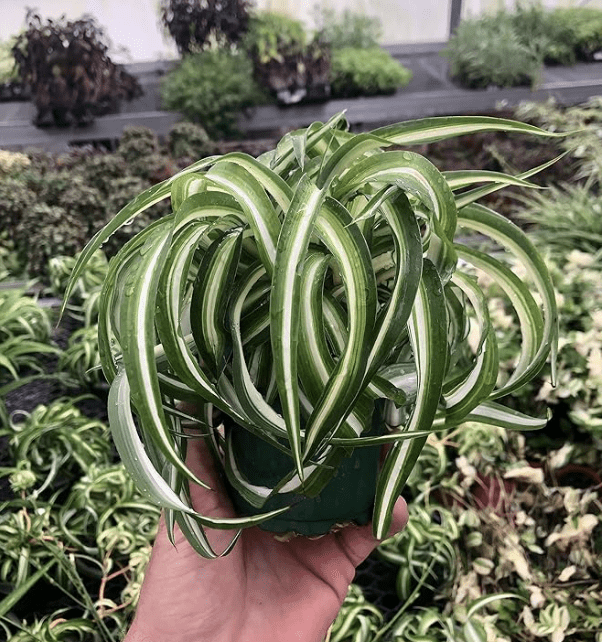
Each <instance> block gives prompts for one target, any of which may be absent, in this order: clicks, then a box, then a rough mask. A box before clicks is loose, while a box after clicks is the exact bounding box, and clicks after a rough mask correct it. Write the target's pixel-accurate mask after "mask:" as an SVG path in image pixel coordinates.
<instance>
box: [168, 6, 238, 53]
mask: <svg viewBox="0 0 602 642" xmlns="http://www.w3.org/2000/svg"><path fill="white" fill-rule="evenodd" d="M160 17H161V22H162V24H163V26H164V28H165V29H166V30H167V31H168V32H169V35H170V36H171V37H172V38H173V39H174V40H175V43H176V46H177V47H178V51H179V52H180V54H189V53H195V52H198V51H201V50H202V49H204V48H205V47H206V46H207V45H208V44H211V43H217V44H220V45H226V44H232V43H236V42H238V41H239V40H240V39H241V37H242V36H243V35H244V33H245V32H246V30H247V25H248V22H249V3H248V2H247V0H226V1H223V0H219V1H218V0H203V1H202V2H201V1H200V0H161V8H160Z"/></svg>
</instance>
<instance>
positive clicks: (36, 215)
mask: <svg viewBox="0 0 602 642" xmlns="http://www.w3.org/2000/svg"><path fill="white" fill-rule="evenodd" d="M57 196H58V195H57ZM88 229H89V228H88V225H87V224H86V223H85V222H84V221H82V220H81V219H80V218H78V216H77V214H76V213H75V212H69V211H67V210H66V209H65V208H63V207H60V206H58V205H48V204H46V203H36V204H35V205H33V206H32V207H30V208H29V209H27V210H26V211H25V212H24V214H23V216H22V218H21V221H20V223H19V224H18V225H17V226H15V228H14V239H15V249H16V250H17V252H18V254H19V256H20V259H21V262H22V264H23V265H24V266H25V269H26V270H27V272H28V273H29V274H40V275H42V274H45V272H46V266H47V265H48V261H49V260H50V259H51V257H53V256H55V255H57V254H67V255H73V254H76V253H77V252H78V251H79V250H80V249H81V248H82V247H83V244H84V241H85V239H86V238H87V236H88Z"/></svg>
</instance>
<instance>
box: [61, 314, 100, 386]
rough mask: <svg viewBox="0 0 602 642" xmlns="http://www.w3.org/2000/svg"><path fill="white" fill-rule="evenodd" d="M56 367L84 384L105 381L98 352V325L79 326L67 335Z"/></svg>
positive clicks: (89, 384) (88, 384)
mask: <svg viewBox="0 0 602 642" xmlns="http://www.w3.org/2000/svg"><path fill="white" fill-rule="evenodd" d="M58 368H59V370H61V371H62V372H67V373H69V374H70V375H72V376H73V377H74V378H75V379H76V381H79V382H80V383H81V384H83V385H84V386H98V385H99V384H102V383H104V382H105V378H104V375H103V373H102V369H101V364H100V356H99V354H98V326H96V325H90V326H87V327H84V328H80V329H79V330H76V331H75V332H74V333H73V334H72V335H71V336H70V337H69V343H68V345H67V348H66V349H65V350H64V351H63V352H62V354H61V355H60V357H59V363H58Z"/></svg>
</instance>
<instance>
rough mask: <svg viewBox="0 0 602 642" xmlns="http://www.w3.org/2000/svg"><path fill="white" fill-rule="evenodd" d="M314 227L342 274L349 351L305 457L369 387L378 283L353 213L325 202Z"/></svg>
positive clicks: (318, 411) (313, 421) (316, 417)
mask: <svg viewBox="0 0 602 642" xmlns="http://www.w3.org/2000/svg"><path fill="white" fill-rule="evenodd" d="M315 227H316V231H317V233H318V236H319V237H320V239H321V240H322V242H323V243H324V244H325V245H326V247H327V248H328V250H329V251H330V252H331V253H332V255H333V257H334V259H335V261H336V263H337V266H338V268H339V269H340V271H341V274H342V275H343V279H344V282H345V294H346V301H347V315H348V337H347V344H346V346H345V350H344V352H343V353H342V354H341V357H340V359H339V361H338V363H337V365H336V368H335V370H334V371H333V372H332V374H331V376H330V379H329V380H328V384H327V386H326V388H325V389H324V392H323V394H322V397H321V398H320V400H319V401H318V403H317V404H316V406H315V408H314V411H313V413H312V415H311V417H310V418H309V420H308V424H307V428H306V442H305V449H304V457H305V458H309V457H311V456H312V455H313V454H314V453H315V452H316V450H317V449H318V448H319V447H320V442H321V441H322V439H324V438H325V437H326V436H327V435H332V434H334V433H335V432H336V431H337V430H338V428H339V426H340V425H341V424H342V422H343V420H344V419H345V417H346V416H347V415H348V414H349V412H350V411H351V409H352V408H353V404H354V402H355V401H356V400H357V398H358V397H359V396H360V394H361V393H362V392H363V390H364V388H365V385H364V373H365V369H366V364H367V358H368V348H369V343H368V342H367V341H366V337H367V336H371V335H372V333H373V329H374V323H375V314H376V281H375V278H374V272H373V271H372V260H371V257H370V251H369V249H368V246H367V244H366V240H365V239H364V237H363V236H362V234H361V232H360V231H359V229H358V227H357V226H356V225H355V224H354V223H353V219H352V218H351V215H350V214H349V212H348V211H347V210H346V209H345V208H344V207H343V206H342V205H341V204H340V203H338V202H337V201H335V200H334V199H332V198H330V197H326V199H325V201H324V207H323V208H322V210H321V212H320V215H319V216H318V218H317V219H316V222H315ZM295 309H298V306H296V308H295Z"/></svg>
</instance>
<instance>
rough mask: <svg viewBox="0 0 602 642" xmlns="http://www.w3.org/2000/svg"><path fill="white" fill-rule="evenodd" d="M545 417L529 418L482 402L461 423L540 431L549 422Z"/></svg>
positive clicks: (548, 418)
mask: <svg viewBox="0 0 602 642" xmlns="http://www.w3.org/2000/svg"><path fill="white" fill-rule="evenodd" d="M550 417H551V413H550V412H549V411H548V414H547V416H546V417H543V418H540V417H529V415H525V414H523V413H522V412H518V410H513V409H512V408H506V407H505V406H502V405H501V404H499V403H496V402H495V401H484V402H483V403H481V404H479V405H478V406H477V407H476V408H474V409H473V410H472V411H471V412H470V414H469V415H468V416H466V417H465V418H464V419H463V421H476V422H479V423H482V424H489V425H491V426H498V427H501V428H508V429H510V430H541V429H542V428H545V426H546V424H547V423H548V421H549V420H550Z"/></svg>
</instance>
